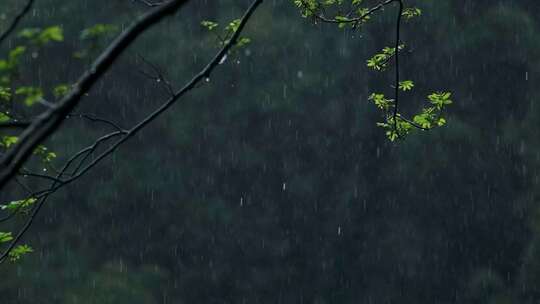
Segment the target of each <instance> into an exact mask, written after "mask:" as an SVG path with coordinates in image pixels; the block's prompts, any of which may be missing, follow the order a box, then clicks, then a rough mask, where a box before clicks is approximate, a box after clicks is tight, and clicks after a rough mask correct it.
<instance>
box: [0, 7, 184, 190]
mask: <svg viewBox="0 0 540 304" xmlns="http://www.w3.org/2000/svg"><path fill="white" fill-rule="evenodd" d="M188 1H189V0H173V1H170V2H168V3H167V4H164V5H163V6H160V7H158V8H157V9H155V10H152V11H151V12H149V13H146V14H144V15H143V16H141V17H140V18H138V19H137V20H136V21H135V22H134V23H132V25H131V26H129V27H128V28H127V29H126V30H125V31H124V32H123V33H122V34H121V35H120V36H119V37H118V38H116V39H115V40H114V41H113V42H112V43H111V45H109V47H108V48H107V49H106V50H105V51H104V52H103V53H102V54H101V56H99V58H97V59H96V61H95V62H94V63H93V64H92V66H91V68H90V69H89V70H88V71H86V72H85V73H84V74H83V75H82V76H81V78H80V79H79V81H77V83H76V84H75V85H74V87H73V88H72V90H71V91H70V92H69V93H68V94H67V95H66V96H64V97H63V98H62V100H60V101H59V103H58V104H57V105H55V106H54V107H53V108H51V109H48V110H47V111H45V112H44V113H42V114H41V115H39V116H38V117H37V118H36V119H35V120H34V121H33V122H32V124H31V125H30V126H29V127H28V128H27V129H26V130H25V131H24V132H23V133H22V135H21V136H20V137H19V140H18V142H17V144H15V145H14V147H13V148H12V149H10V150H9V151H8V152H7V153H6V155H5V156H4V157H3V158H2V161H1V162H0V189H2V188H3V187H4V186H5V185H6V183H7V182H8V181H9V180H10V179H11V178H13V176H14V175H15V174H16V172H17V170H18V169H20V167H21V166H22V164H23V163H24V162H25V161H26V160H27V159H28V157H30V155H31V154H32V152H33V151H34V149H35V148H36V147H37V146H38V145H39V144H40V143H41V142H43V141H44V140H45V139H46V138H47V137H49V136H50V135H51V134H52V133H53V132H55V131H56V130H57V129H58V128H59V127H60V125H61V124H62V122H64V120H65V119H66V116H67V115H68V114H69V113H70V112H71V111H72V110H73V109H74V108H75V107H76V106H77V105H78V104H79V102H80V100H81V98H82V97H83V96H84V94H85V93H86V92H88V91H89V90H90V89H91V88H92V86H93V85H94V84H95V83H96V82H97V81H98V80H99V79H100V78H101V76H103V74H104V73H105V72H106V71H107V70H108V69H109V68H110V67H111V65H112V64H113V63H114V62H115V61H116V59H117V58H118V57H119V56H120V55H121V54H122V53H123V52H124V51H125V50H126V49H127V47H128V46H130V45H131V43H132V42H133V41H134V40H135V39H136V38H137V37H139V36H140V35H141V34H142V33H143V32H145V31H146V30H147V29H148V28H150V27H151V26H153V25H154V24H156V23H157V22H159V21H160V20H161V19H163V18H164V17H166V16H168V15H171V14H173V13H175V12H176V11H177V10H178V9H179V8H180V7H181V6H182V5H184V4H185V3H187V2H188Z"/></svg>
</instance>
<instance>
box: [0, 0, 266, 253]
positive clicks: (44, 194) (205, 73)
mask: <svg viewBox="0 0 540 304" xmlns="http://www.w3.org/2000/svg"><path fill="white" fill-rule="evenodd" d="M263 1H264V0H254V1H253V3H252V4H251V6H250V7H249V8H248V9H247V10H246V12H245V13H244V16H243V17H242V19H241V21H240V24H239V26H238V29H237V30H236V32H235V33H234V34H233V35H232V37H231V39H230V40H229V41H228V43H226V44H225V45H224V46H223V47H222V49H221V50H220V51H219V52H218V53H217V54H216V55H215V56H214V57H213V59H212V60H211V61H210V62H209V63H208V64H207V65H206V66H205V67H204V68H203V69H202V70H201V71H200V72H199V73H197V74H196V75H195V76H194V77H193V78H192V79H191V80H190V81H189V82H188V83H187V84H185V85H184V87H182V88H181V89H180V90H178V91H176V92H175V93H174V94H173V95H172V96H171V97H170V98H169V99H168V100H167V101H165V102H164V103H163V104H162V105H161V106H160V107H159V108H157V109H156V110H155V111H154V112H152V113H150V114H149V115H148V116H147V117H146V118H144V119H143V120H141V121H140V122H139V123H137V124H136V125H134V126H133V127H132V128H131V129H129V130H127V131H124V132H120V131H117V132H113V133H110V134H107V135H105V136H103V137H101V138H100V139H99V140H98V141H97V142H96V143H94V144H93V145H92V146H90V147H87V148H85V149H83V150H81V151H79V152H78V153H77V154H76V155H74V156H73V157H71V158H70V160H68V162H67V163H66V164H65V165H64V167H63V168H62V170H61V171H60V172H59V173H58V174H57V177H56V180H55V181H53V182H52V184H51V187H50V188H49V189H48V190H44V191H41V192H40V193H39V194H35V196H37V197H38V198H39V202H38V203H37V204H36V206H35V207H34V209H33V211H32V214H31V215H30V217H29V218H28V219H27V220H26V222H25V224H24V226H23V227H22V229H21V230H20V231H19V233H18V234H17V235H16V236H15V237H14V239H13V240H12V241H11V243H10V244H9V246H8V248H7V249H6V250H5V251H4V252H3V253H2V254H1V255H0V264H1V263H3V262H4V261H5V260H6V258H7V257H8V256H9V252H11V250H13V248H15V245H16V244H17V243H18V242H19V241H20V239H21V238H22V236H23V235H24V233H25V232H26V231H27V230H28V229H29V228H30V226H31V224H32V222H33V221H34V219H35V217H36V216H37V214H38V213H39V210H40V209H41V208H42V206H43V205H44V203H45V202H46V200H47V199H48V197H49V196H50V195H51V194H52V193H54V192H55V191H57V190H58V189H59V188H61V187H63V186H65V185H67V184H70V183H72V182H74V181H75V180H77V179H79V178H80V177H81V176H83V175H84V174H85V173H87V172H88V171H89V170H91V169H92V168H93V167H95V166H96V165H97V164H98V163H99V162H101V161H102V160H103V159H105V158H106V157H107V156H109V155H110V154H112V153H113V152H114V151H116V150H117V149H118V148H119V147H120V146H121V145H122V144H123V143H124V142H126V141H127V140H128V139H129V138H131V137H133V136H134V135H136V134H137V133H138V132H139V131H140V130H142V129H143V128H144V127H146V126H147V125H148V124H150V123H151V122H153V121H154V120H155V119H156V118H157V117H159V116H160V115H161V114H162V113H163V112H165V111H166V110H167V109H169V108H170V107H171V106H172V105H173V104H175V103H176V102H177V101H178V100H179V99H180V97H182V96H184V95H185V94H186V93H188V92H189V91H191V90H192V89H194V88H196V86H197V84H198V83H200V82H202V81H204V79H206V78H207V77H209V76H210V75H211V73H212V72H213V70H214V69H215V68H216V67H218V66H219V62H220V61H221V60H222V59H223V57H224V56H225V55H227V53H228V52H229V51H230V49H231V48H232V47H233V46H234V45H236V42H237V40H238V37H239V36H240V33H241V32H242V31H243V29H244V27H245V25H246V24H247V22H248V20H249V19H250V18H251V16H252V15H253V13H254V12H255V10H256V9H257V7H258V6H259V5H260V4H262V3H263ZM115 136H122V137H121V138H120V139H119V140H118V141H117V142H115V143H114V144H112V145H111V146H110V147H109V148H108V149H107V150H105V151H104V152H102V153H101V154H100V155H99V156H97V157H96V158H95V159H94V160H93V161H92V162H90V163H89V164H88V165H86V166H85V167H84V168H82V169H81V166H82V163H83V161H84V160H85V159H86V158H87V157H88V156H89V155H90V154H91V153H92V152H93V151H95V149H96V148H97V145H99V143H101V142H102V141H104V140H106V139H109V138H112V137H115ZM82 155H84V156H83V160H82V161H81V162H79V165H78V166H77V168H76V169H75V171H74V174H73V175H72V176H71V177H70V178H68V179H65V180H62V176H63V175H64V174H65V172H66V171H67V170H68V168H69V167H70V166H71V164H72V163H73V162H74V161H75V160H76V159H77V158H79V157H80V156H82ZM79 169H80V170H79ZM59 182H61V183H59Z"/></svg>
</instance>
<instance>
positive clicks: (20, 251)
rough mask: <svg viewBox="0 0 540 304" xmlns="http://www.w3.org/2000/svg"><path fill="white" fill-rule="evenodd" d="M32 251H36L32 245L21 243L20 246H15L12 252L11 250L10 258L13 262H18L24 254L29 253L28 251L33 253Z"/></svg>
mask: <svg viewBox="0 0 540 304" xmlns="http://www.w3.org/2000/svg"><path fill="white" fill-rule="evenodd" d="M31 252H34V250H33V249H32V247H30V246H28V245H19V246H16V247H15V248H13V249H12V250H11V251H10V252H9V260H10V261H11V262H16V261H18V260H19V259H20V258H21V257H22V256H24V255H26V254H28V253H31Z"/></svg>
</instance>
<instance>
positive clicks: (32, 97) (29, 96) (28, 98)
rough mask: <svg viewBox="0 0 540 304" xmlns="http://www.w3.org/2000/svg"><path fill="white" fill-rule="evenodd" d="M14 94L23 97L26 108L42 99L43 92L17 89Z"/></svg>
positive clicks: (33, 88)
mask: <svg viewBox="0 0 540 304" xmlns="http://www.w3.org/2000/svg"><path fill="white" fill-rule="evenodd" d="M15 94H16V95H23V96H25V98H24V103H25V104H26V105H27V106H32V105H34V104H35V103H36V102H38V101H40V100H41V99H42V98H43V91H42V90H41V88H36V87H19V88H17V90H15Z"/></svg>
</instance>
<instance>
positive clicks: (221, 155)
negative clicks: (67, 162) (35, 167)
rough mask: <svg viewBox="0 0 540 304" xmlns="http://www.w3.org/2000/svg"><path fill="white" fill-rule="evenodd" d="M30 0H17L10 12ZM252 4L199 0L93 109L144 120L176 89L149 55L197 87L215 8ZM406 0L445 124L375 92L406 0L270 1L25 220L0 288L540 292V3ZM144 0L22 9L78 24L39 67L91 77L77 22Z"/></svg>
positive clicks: (156, 32) (225, 14)
mask: <svg viewBox="0 0 540 304" xmlns="http://www.w3.org/2000/svg"><path fill="white" fill-rule="evenodd" d="M22 2H23V1H19V0H3V1H1V3H0V12H1V13H0V19H1V21H2V22H3V23H4V24H7V22H8V21H9V20H11V18H12V16H14V15H15V13H16V12H17V11H18V9H19V8H20V7H21V5H22V4H23V3H22ZM248 4H249V1H247V0H245V1H244V0H242V1H240V0H199V1H191V3H190V4H189V5H188V6H186V7H185V8H184V9H183V10H182V11H181V12H180V13H179V14H178V15H177V16H176V17H174V18H170V19H168V20H167V21H166V22H164V23H162V24H160V25H159V26H157V27H155V28H153V29H152V30H151V31H150V32H148V33H147V34H145V35H144V37H142V39H139V40H138V41H137V43H136V45H135V46H134V47H133V48H131V50H130V51H129V52H128V54H126V55H125V56H123V57H122V58H121V60H120V61H119V62H118V63H117V64H116V65H115V66H114V68H113V70H112V71H111V72H110V73H108V74H107V76H106V77H105V79H104V80H103V81H101V82H100V83H99V85H98V86H97V87H96V88H95V89H94V90H93V91H92V92H91V93H90V94H89V96H87V97H86V98H85V100H84V101H83V106H82V107H81V109H79V112H84V113H91V114H95V115H98V116H102V117H107V118H110V119H111V120H114V121H117V122H118V123H119V124H120V125H122V126H126V127H127V126H130V125H131V124H132V123H134V122H135V121H137V120H138V119H140V118H142V117H143V116H144V115H145V114H146V113H148V111H150V110H151V109H153V108H155V107H156V106H157V105H159V104H160V102H161V101H162V100H163V99H164V98H165V97H166V94H165V92H163V90H162V88H161V87H160V86H159V85H157V84H156V83H152V82H151V81H149V80H148V79H147V78H145V77H144V76H143V75H142V74H141V73H139V70H140V69H141V67H143V65H142V63H141V60H140V59H138V58H137V56H136V55H137V54H141V55H143V56H144V57H146V58H147V59H148V60H150V61H152V62H153V63H155V64H157V65H159V66H161V67H163V68H164V70H166V73H167V75H168V77H169V78H170V79H171V80H173V82H174V83H176V84H177V86H179V85H180V84H182V83H184V82H185V81H187V80H188V79H189V78H190V77H191V75H192V74H194V73H195V72H197V71H199V70H200V69H201V68H202V66H203V65H204V64H205V63H206V62H207V61H208V60H209V59H210V57H211V56H212V55H213V53H214V52H215V51H216V48H215V39H214V37H213V36H212V35H211V34H209V33H208V32H207V31H206V30H205V29H204V28H202V27H201V26H200V22H201V21H202V20H204V19H208V20H216V21H218V22H222V23H223V22H228V21H230V20H231V19H233V18H238V17H240V15H241V13H242V11H243V9H245V8H246V7H247V5H248ZM406 4H407V5H413V4H414V5H416V6H418V7H420V8H421V9H422V10H423V15H422V16H421V17H420V18H418V19H415V20H414V21H411V22H409V23H407V24H406V25H405V26H404V27H403V34H402V35H403V40H404V41H405V42H407V44H408V46H409V47H410V49H409V51H410V52H408V53H406V54H405V55H404V56H402V57H401V58H403V59H402V62H403V63H402V71H401V72H402V76H403V78H404V79H407V78H410V79H413V80H414V81H415V83H416V87H415V89H414V90H413V91H412V93H404V94H403V95H402V99H401V100H402V101H401V106H402V109H403V111H410V112H411V113H413V112H415V111H416V110H417V109H418V108H419V107H420V106H421V104H422V102H424V100H425V98H426V95H427V94H428V93H430V92H432V91H433V90H438V89H440V90H449V91H452V92H453V93H454V95H453V100H454V104H453V105H452V106H451V107H450V109H449V111H450V113H449V114H448V117H449V119H448V126H447V127H444V128H440V129H437V130H434V131H430V132H422V133H419V134H417V135H413V136H409V137H408V138H407V139H406V140H405V141H403V142H399V143H397V144H396V143H391V142H389V141H388V139H387V138H386V137H385V135H384V132H383V131H382V130H381V129H380V128H378V127H377V126H376V122H378V121H380V120H381V117H380V112H379V111H378V110H377V109H376V108H375V106H373V105H372V104H371V103H370V102H368V101H367V98H368V92H372V91H385V90H389V89H390V87H389V86H390V85H391V83H392V75H390V74H391V73H383V74H377V73H373V72H370V71H368V69H367V67H366V59H368V58H369V57H371V56H372V55H373V54H374V53H376V52H378V51H379V50H380V49H381V48H382V47H384V46H389V45H392V41H393V39H394V32H393V30H394V26H393V25H394V22H395V21H394V19H395V10H390V9H386V10H385V11H384V12H382V13H381V14H378V15H377V17H374V22H372V23H371V24H370V25H368V26H367V27H365V28H364V29H362V30H360V31H354V32H353V31H351V30H339V29H338V28H337V27H334V26H329V25H325V24H317V25H314V24H313V23H312V22H310V21H309V20H305V19H302V18H301V17H300V15H299V12H298V10H297V9H296V8H295V7H294V5H293V4H292V1H277V0H267V1H265V4H264V5H263V6H262V7H261V8H260V9H259V10H258V11H257V13H256V15H255V16H254V18H253V19H252V20H251V21H250V23H249V24H248V27H247V29H246V32H245V35H246V36H248V37H250V38H251V39H252V43H251V44H250V45H248V46H247V47H246V48H244V49H242V50H241V52H240V54H237V56H234V57H230V58H229V59H228V60H227V61H226V62H225V63H224V64H222V66H221V67H220V68H219V69H218V70H217V71H216V72H215V73H214V74H213V76H212V78H211V79H209V82H208V83H207V84H205V85H204V86H202V87H200V88H198V89H197V90H195V91H193V93H191V94H190V95H189V96H187V97H186V98H184V99H183V100H182V101H181V102H180V103H179V104H178V105H177V106H176V107H175V108H174V109H173V110H172V111H170V112H168V114H166V116H165V117H163V118H161V119H159V121H158V122H157V123H156V124H154V125H152V126H151V127H149V128H148V129H146V130H145V131H144V132H142V134H141V135H140V136H137V137H136V138H134V139H133V140H131V141H130V142H129V143H128V144H127V145H125V146H124V147H123V148H122V149H121V150H120V151H119V152H118V153H116V154H115V156H114V157H113V158H112V159H110V160H108V161H106V162H104V163H103V164H101V165H100V166H99V167H98V168H97V169H96V170H94V171H93V172H92V173H91V174H89V175H88V176H86V177H85V178H84V179H83V180H80V181H78V182H77V183H75V184H74V185H71V186H70V187H68V188H66V189H64V190H62V192H61V193H59V194H56V195H54V197H53V199H51V200H50V201H49V202H48V204H47V206H46V208H45V209H44V210H43V211H42V213H41V214H40V217H39V219H38V221H37V222H36V223H35V225H34V226H33V227H32V229H31V231H30V233H29V234H28V235H27V237H26V239H25V242H26V243H29V244H30V245H32V246H33V247H34V249H35V252H34V253H32V254H31V255H29V256H27V257H25V258H24V259H23V260H21V262H19V263H16V264H10V265H2V266H1V268H0V273H1V275H0V303H2V304H10V303H18V304H19V303H20V304H26V303H32V304H35V303H47V304H48V303H80V304H90V303H96V304H97V303H99V304H108V303H115V304H123V303H126V304H127V303H129V304H137V303H145V304H146V303H149V304H152V303H156V304H157V303H216V304H217V303H313V304H324V303H377V304H380V303H415V304H424V303H425V304H428V303H429V304H434V303H475V304H480V303H497V304H499V303H500V304H507V303H508V304H510V303H538V301H540V205H539V204H538V202H539V199H540V197H539V196H540V188H539V178H540V176H539V170H540V136H539V128H540V107H539V106H538V102H537V101H538V100H540V92H539V91H538V90H536V89H535V88H538V87H539V83H540V78H539V75H540V74H539V72H540V24H539V22H540V21H538V18H537V16H538V15H539V14H540V2H538V1H537V0H513V1H510V0H507V1H505V0H499V1H493V0H489V1H488V0H463V1H450V0H422V1H406ZM145 10H147V8H145V7H144V6H141V5H137V4H135V3H133V2H132V1H130V0H122V1H120V0H114V1H105V0H78V1H60V0H40V1H37V6H36V7H35V9H34V11H33V12H32V14H31V15H29V16H28V18H27V19H25V21H24V24H23V25H22V27H30V26H48V25H55V24H59V25H61V26H62V27H63V29H64V31H65V35H66V42H65V43H62V44H56V45H52V46H50V47H47V48H46V49H45V50H43V51H42V52H40V53H39V55H38V56H33V58H32V57H31V58H28V59H26V61H25V64H24V67H25V71H23V74H22V75H23V78H22V79H23V81H25V82H27V83H28V84H29V85H41V86H43V87H46V88H47V87H48V88H51V87H52V86H53V85H56V84H58V83H65V82H73V81H74V80H75V79H76V76H78V75H79V74H80V73H81V71H82V70H83V69H84V67H85V66H87V65H88V63H89V60H90V58H92V56H90V58H87V59H83V60H78V59H73V58H72V57H73V56H72V54H73V53H74V52H76V51H78V50H79V49H80V48H81V45H80V43H79V42H78V41H79V40H78V35H79V33H80V30H82V29H84V28H87V27H89V26H92V25H94V24H96V23H107V24H115V25H117V26H119V27H120V28H121V27H122V26H124V25H126V24H128V23H129V22H130V21H131V20H133V18H134V17H135V16H137V15H139V14H141V13H142V12H144V11H145ZM15 40H16V38H13V40H12V43H15ZM103 42H106V41H103ZM104 45H105V43H103V44H101V46H104ZM7 49H8V48H7V47H6V46H4V49H2V52H3V54H4V53H5V52H6V51H7ZM96 54H97V53H96ZM106 130H107V127H106V126H101V125H96V124H91V123H86V122H84V121H80V120H70V121H68V122H67V124H65V125H64V127H63V129H62V131H61V132H60V133H58V134H57V135H56V136H54V137H53V138H52V139H51V141H50V142H49V143H48V145H49V146H50V147H52V148H53V149H54V150H55V151H56V152H57V153H58V154H59V158H65V157H67V156H68V155H70V153H73V152H74V151H77V150H78V149H80V148H81V147H82V146H84V145H87V144H90V143H91V142H93V140H94V139H95V138H96V137H98V136H99V134H102V133H104V132H105V131H106ZM1 196H2V195H0V197H1Z"/></svg>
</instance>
